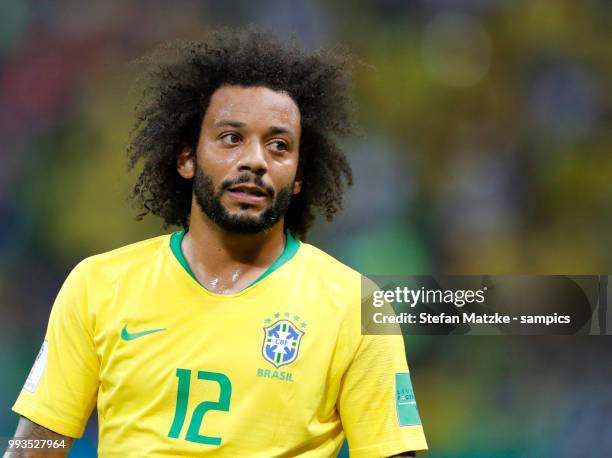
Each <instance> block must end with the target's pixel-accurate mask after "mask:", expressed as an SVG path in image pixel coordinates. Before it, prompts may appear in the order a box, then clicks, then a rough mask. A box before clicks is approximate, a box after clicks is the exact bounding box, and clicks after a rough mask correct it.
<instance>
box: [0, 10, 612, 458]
mask: <svg viewBox="0 0 612 458" xmlns="http://www.w3.org/2000/svg"><path fill="white" fill-rule="evenodd" d="M1 11H2V12H1V14H0V220H1V222H2V224H1V225H0V313H1V314H0V348H1V350H0V374H1V376H0V436H9V435H12V433H13V431H14V427H15V424H16V421H17V416H16V415H14V414H13V413H12V412H11V411H10V406H11V405H12V403H13V402H14V400H15V398H16V396H17V394H18V392H19V390H20V388H21V386H22V384H23V382H24V380H25V378H26V375H27V373H28V371H29V369H30V366H31V364H32V362H33V359H34V357H35V355H36V352H37V351H38V348H39V346H40V343H41V341H42V338H43V335H44V331H45V326H46V321H47V318H48V314H49V309H50V306H51V303H52V300H53V298H54V296H55V294H56V293H57V291H58V289H59V287H60V285H61V283H62V281H63V279H64V278H65V276H66V274H67V273H68V272H69V270H70V269H71V268H72V267H73V266H74V265H75V264H76V262H78V260H80V259H82V258H83V257H86V256H89V255H92V254H95V253H98V252H102V251H105V250H109V249H112V248H115V247H118V246H120V245H123V244H127V243H130V242H134V241H137V240H140V239H143V238H146V237H149V236H153V235H156V234H159V233H161V231H162V230H161V228H160V223H159V222H158V221H157V220H154V219H147V220H146V221H144V222H141V223H138V222H136V221H135V213H136V212H135V210H134V209H133V208H132V207H131V206H130V204H129V203H128V202H127V200H126V198H127V195H128V193H129V189H130V185H131V182H132V179H133V176H128V175H127V174H126V172H125V170H126V160H125V153H124V151H125V146H126V143H127V140H128V135H129V131H130V127H131V123H132V121H133V105H134V102H135V101H136V98H137V89H138V88H137V87H136V88H135V87H134V85H133V84H132V83H133V78H134V74H133V69H132V68H131V67H130V66H129V62H130V61H131V60H133V59H134V58H137V57H139V56H141V55H142V54H143V53H145V52H146V51H148V50H150V49H151V48H152V47H154V46H155V45H156V44H159V43H161V42H164V41H166V40H168V39H172V38H177V37H182V38H197V37H198V36H199V35H200V34H201V33H202V31H204V30H206V29H207V28H208V27H210V26H214V25H221V24H223V25H234V26H239V25H244V24H247V23H257V24H262V25H264V26H266V27H268V28H269V29H271V30H273V31H275V32H276V33H278V34H280V35H281V36H290V35H291V34H295V35H296V36H297V37H298V38H299V39H301V40H302V41H303V42H304V43H305V44H306V45H307V46H308V47H312V48H315V47H318V46H327V45H330V44H335V43H343V44H345V45H347V46H348V47H349V48H350V49H351V50H352V52H353V54H354V55H355V56H356V57H358V58H359V59H361V60H362V61H363V62H364V63H365V65H360V66H358V67H357V68H356V72H355V88H354V90H355V97H356V107H357V112H356V116H357V120H358V122H359V125H360V127H361V130H362V131H363V133H364V134H365V135H364V137H363V138H356V139H353V140H350V141H348V142H346V144H345V145H346V149H347V150H348V151H349V153H350V158H351V160H352V163H353V166H354V170H355V176H356V185H355V186H354V188H353V189H352V191H351V193H350V196H349V198H348V201H347V205H346V211H345V212H344V213H343V215H342V216H341V217H340V218H339V219H338V220H337V221H336V222H335V223H334V224H332V225H330V226H326V225H324V224H319V226H318V227H317V229H316V231H315V232H314V233H313V234H312V236H311V238H310V242H312V243H315V244H317V245H318V246H320V247H322V248H323V249H326V250H327V251H329V252H331V253H332V254H334V255H335V256H336V257H338V258H339V259H341V260H342V261H344V262H345V263H347V264H349V265H351V266H353V267H355V268H357V269H359V270H361V271H362V272H365V273H375V274H396V275H397V274H414V273H428V272H446V273H457V274H459V273H461V274H481V273H488V274H504V273H506V274H510V273H524V274H535V273H540V274H554V273H566V274H570V273H571V274H596V273H609V272H611V271H612V268H611V267H612V250H611V248H612V230H611V229H612V218H611V215H612V192H611V189H612V187H611V183H612V154H611V149H612V129H611V126H612V99H611V95H612V91H611V90H610V89H611V88H612V52H611V46H612V2H609V1H606V0H584V1H580V2H578V1H573V0H557V1H548V0H540V1H509V0H508V1H503V0H500V1H494V0H418V1H417V0H415V1H402V0H365V1H361V2H359V3H358V6H357V5H356V4H355V3H354V2H352V1H349V0H341V1H336V2H324V1H313V2H307V1H286V2H282V1H272V0H264V1H257V2H251V1H246V0H244V1H237V2H214V1H189V0H180V1H173V2H169V1H131V2H119V1H105V2H101V1H98V2H82V1H76V0H71V1H51V0H36V1H33V0H32V1H24V0H2V9H1ZM407 347H408V354H409V359H410V364H411V369H412V371H413V374H414V375H413V377H414V385H415V390H416V394H417V399H418V401H419V406H420V411H421V415H422V419H423V423H424V426H425V429H426V433H427V437H428V440H429V444H430V447H431V451H430V453H429V454H428V455H427V456H430V457H432V458H434V457H436V458H439V457H470V458H478V457H482V458H485V457H486V458H494V457H499V458H502V457H504V458H506V457H507V458H509V457H548V456H551V457H552V456H554V457H564V456H568V457H569V456H571V457H575V456H590V457H604V456H610V455H611V454H612V435H611V434H610V431H612V413H611V412H612V388H611V386H612V385H611V380H612V364H610V357H611V352H610V341H609V340H606V338H605V337H588V336H581V337H554V338H553V337H539V338H538V337H530V338H524V337H502V336H489V337H485V336H470V337H459V336H455V337H443V336H439V337H438V336H418V337H409V338H408V339H407ZM95 446H96V429H95V415H94V416H93V418H92V421H91V424H90V426H89V427H88V430H87V433H86V436H85V437H84V438H83V439H81V440H80V441H78V442H77V444H76V446H75V448H74V450H73V452H72V453H71V456H72V457H88V456H94V455H95Z"/></svg>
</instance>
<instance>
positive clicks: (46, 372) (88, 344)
mask: <svg viewBox="0 0 612 458" xmlns="http://www.w3.org/2000/svg"><path fill="white" fill-rule="evenodd" d="M83 264H84V263H81V264H79V265H78V266H77V267H75V269H74V270H73V271H72V272H71V273H70V275H68V277H67V279H66V281H65V282H64V285H63V286H62V288H61V290H60V292H59V294H58V296H57V298H56V300H55V302H54V304H53V307H52V309H51V315H50V317H49V324H48V326H47V331H46V334H45V340H44V342H43V344H42V347H41V349H40V352H39V353H38V356H37V357H36V361H35V362H34V365H33V367H32V370H31V371H30V374H29V375H28V378H27V380H26V382H25V384H24V386H23V388H22V390H21V392H20V394H19V396H18V398H17V401H16V402H15V404H14V405H13V411H15V412H16V413H18V414H19V415H22V416H24V417H26V418H28V419H29V420H31V421H33V422H34V423H37V424H39V425H41V426H44V427H45V428H47V429H50V430H52V431H55V432H56V433H59V434H63V435H65V436H69V437H75V438H76V437H81V436H82V435H83V432H84V430H85V426H86V424H87V420H88V418H89V415H90V414H91V411H92V410H93V407H94V405H95V402H96V395H97V390H98V374H99V360H98V356H97V354H96V351H95V347H94V341H93V330H92V323H91V319H90V317H89V316H88V304H87V297H88V294H87V278H86V275H85V273H84V270H85V269H84V267H83Z"/></svg>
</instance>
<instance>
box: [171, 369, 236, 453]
mask: <svg viewBox="0 0 612 458" xmlns="http://www.w3.org/2000/svg"><path fill="white" fill-rule="evenodd" d="M176 376H177V377H178V390H177V393H176V410H175V411H174V420H173V421H172V426H171V427H170V431H169V432H168V437H173V438H175V439H178V437H179V435H180V434H181V430H182V429H183V424H184V423H185V417H186V416H187V405H188V403H189V386H190V383H191V369H177V370H176ZM198 380H211V381H213V382H217V383H218V384H219V388H220V392H219V400H218V401H216V402H215V401H204V402H200V403H199V404H198V405H197V406H196V408H195V409H193V413H192V414H191V421H190V422H189V427H188V428H187V434H185V440H188V441H190V442H197V443H199V444H208V445H221V438H220V437H212V436H202V435H200V427H201V425H202V420H203V419H204V415H205V414H206V412H208V411H209V410H220V411H222V412H228V411H229V408H230V399H231V397H232V382H230V379H229V378H228V377H227V375H225V374H222V373H220V372H206V371H198Z"/></svg>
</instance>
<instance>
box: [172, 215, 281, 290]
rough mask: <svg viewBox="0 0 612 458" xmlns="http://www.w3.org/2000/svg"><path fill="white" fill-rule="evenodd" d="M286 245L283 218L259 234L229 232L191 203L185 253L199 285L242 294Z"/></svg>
mask: <svg viewBox="0 0 612 458" xmlns="http://www.w3.org/2000/svg"><path fill="white" fill-rule="evenodd" d="M284 246H285V235H284V219H282V218H281V219H280V220H279V221H278V222H277V223H276V224H275V225H274V226H272V227H271V228H270V229H269V230H267V231H265V232H261V233H257V234H234V233H228V232H226V231H224V230H223V229H221V228H220V227H219V226H217V225H216V224H215V223H214V222H213V221H211V220H210V218H208V216H206V215H205V214H203V213H202V211H201V210H200V208H199V207H198V206H197V204H192V207H191V219H190V224H189V232H187V234H186V235H185V237H184V239H183V243H182V246H181V248H182V250H183V255H184V256H185V259H186V260H187V262H188V263H189V266H190V267H191V269H192V271H193V272H194V274H195V276H196V277H197V278H198V280H199V281H200V283H202V284H203V285H204V286H206V287H207V288H208V289H209V290H211V291H214V292H220V293H231V292H236V291H239V290H241V289H243V288H245V287H246V286H248V285H249V284H250V283H251V282H253V281H255V280H256V279H257V278H258V277H259V275H261V274H262V273H264V272H265V270H266V269H267V268H268V267H269V266H270V265H271V264H272V263H273V262H274V261H275V260H276V258H278V257H279V256H280V255H281V253H282V252H283V249H284Z"/></svg>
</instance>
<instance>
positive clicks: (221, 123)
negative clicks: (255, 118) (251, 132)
mask: <svg viewBox="0 0 612 458" xmlns="http://www.w3.org/2000/svg"><path fill="white" fill-rule="evenodd" d="M215 127H235V128H237V129H238V128H241V127H246V124H245V123H243V122H240V121H229V120H226V119H222V120H221V121H219V122H218V123H216V124H215Z"/></svg>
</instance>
